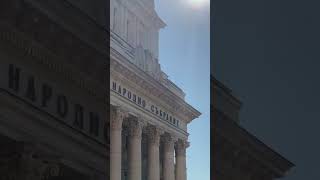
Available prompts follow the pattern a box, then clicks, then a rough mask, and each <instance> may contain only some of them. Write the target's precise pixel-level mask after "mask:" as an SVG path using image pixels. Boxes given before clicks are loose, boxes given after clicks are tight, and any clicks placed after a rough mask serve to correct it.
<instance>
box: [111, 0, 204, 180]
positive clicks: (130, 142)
mask: <svg viewBox="0 0 320 180" xmlns="http://www.w3.org/2000/svg"><path fill="white" fill-rule="evenodd" d="M110 15H111V17H110V41H111V42H110V73H111V79H110V104H111V108H110V132H109V134H110V178H111V180H127V179H129V180H160V179H161V180H186V179H187V167H186V148H187V147H188V146H189V142H188V131H187V125H188V124H189V123H190V122H191V121H192V120H194V119H195V118H197V117H199V116H200V113H199V112H198V111H197V110H196V109H194V108H193V107H192V106H190V105H189V104H188V103H186V101H185V100H184V98H185V94H184V92H183V91H182V90H181V89H180V88H179V87H177V86H176V85H175V84H174V83H173V82H171V81H170V80H169V79H168V76H167V75H166V74H165V73H164V72H163V71H161V68H160V64H159V31H160V29H162V28H164V27H165V26H166V25H165V23H164V22H163V21H162V20H161V19H160V18H159V16H158V15H157V13H156V11H155V4H154V0H111V1H110Z"/></svg>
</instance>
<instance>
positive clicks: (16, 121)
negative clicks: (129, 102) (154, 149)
mask: <svg viewBox="0 0 320 180" xmlns="http://www.w3.org/2000/svg"><path fill="white" fill-rule="evenodd" d="M106 2H107V1H94V3H93V1H91V0H82V1H78V0H54V1H52V0H3V1H0V179H1V180H67V179H68V180H71V179H72V180H105V179H109V174H108V172H107V170H108V169H107V162H109V159H108V158H109V154H108V153H106V152H107V151H106V150H107V149H108V141H107V140H108V139H106V138H107V136H106V132H107V131H106V130H107V126H106V120H107V119H108V118H107V117H106V114H107V107H108V106H109V103H107V99H106V97H107V92H108V83H106V82H107V78H108V77H107V75H106V73H107V68H106V67H107V59H108V57H109V53H108V52H107V50H106V49H108V48H107V47H108V43H109V42H108V41H106V39H107V35H108V33H107V27H108V25H109V23H107V22H108V19H107V17H108V16H106V14H105V13H106V12H108V11H107V10H108V9H106V8H107V7H108V6H107V4H106Z"/></svg>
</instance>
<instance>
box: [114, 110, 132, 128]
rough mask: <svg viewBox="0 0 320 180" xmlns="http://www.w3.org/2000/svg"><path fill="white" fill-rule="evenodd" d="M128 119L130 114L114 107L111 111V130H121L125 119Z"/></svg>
mask: <svg viewBox="0 0 320 180" xmlns="http://www.w3.org/2000/svg"><path fill="white" fill-rule="evenodd" d="M127 117H128V112H127V111H124V110H123V109H121V108H120V107H113V108H111V110H110V124H111V126H110V128H111V129H112V130H121V129H122V123H123V120H124V119H125V118H127Z"/></svg>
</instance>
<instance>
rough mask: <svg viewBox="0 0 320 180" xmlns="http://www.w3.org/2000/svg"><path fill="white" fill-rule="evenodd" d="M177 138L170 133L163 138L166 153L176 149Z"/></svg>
mask: <svg viewBox="0 0 320 180" xmlns="http://www.w3.org/2000/svg"><path fill="white" fill-rule="evenodd" d="M175 139H176V138H175V137H174V136H172V135H171V134H169V133H165V134H164V135H163V137H162V141H163V145H164V147H165V150H166V151H171V150H173V149H174V142H175Z"/></svg>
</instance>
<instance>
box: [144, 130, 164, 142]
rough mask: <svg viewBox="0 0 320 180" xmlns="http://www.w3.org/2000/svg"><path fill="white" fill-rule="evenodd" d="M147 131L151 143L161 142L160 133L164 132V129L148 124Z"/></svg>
mask: <svg viewBox="0 0 320 180" xmlns="http://www.w3.org/2000/svg"><path fill="white" fill-rule="evenodd" d="M146 133H147V135H148V143H150V144H156V145H159V144H160V135H161V134H162V133H163V130H162V129H160V128H158V127H156V126H154V125H148V126H147V128H146Z"/></svg>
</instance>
